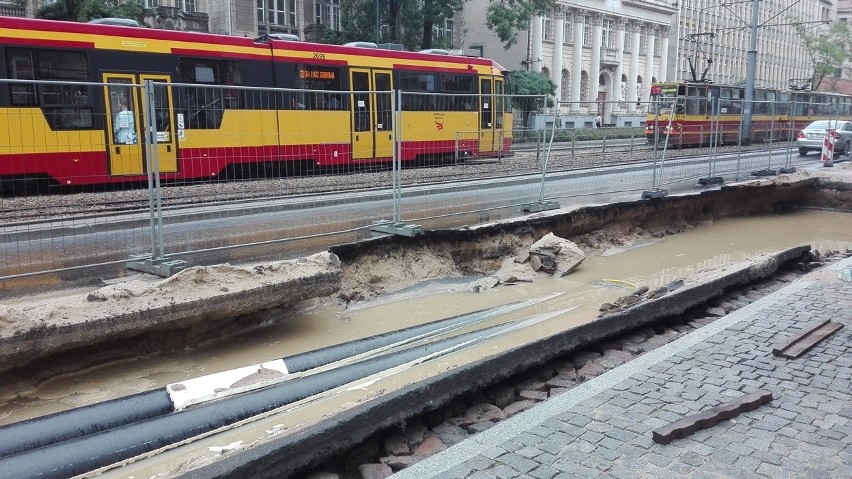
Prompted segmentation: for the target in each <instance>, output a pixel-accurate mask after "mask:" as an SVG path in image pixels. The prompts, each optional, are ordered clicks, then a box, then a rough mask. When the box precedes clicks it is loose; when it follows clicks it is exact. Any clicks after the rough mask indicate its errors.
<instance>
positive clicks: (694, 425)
mask: <svg viewBox="0 0 852 479" xmlns="http://www.w3.org/2000/svg"><path fill="white" fill-rule="evenodd" d="M769 401H772V392H770V391H767V390H765V389H761V390H759V391H757V392H753V393H751V394H746V395H744V396H740V397H739V398H737V399H736V400H734V401H731V402H727V403H725V404H722V405H720V406H716V407H714V408H711V409H708V410H707V411H704V412H700V413H698V414H693V415H691V416H687V417H685V418H683V419H680V420H678V421H675V422H673V423H671V424H669V425H667V426H663V427H661V428H659V429H656V430H655V431H654V432H653V435H652V437H653V439H654V442H656V443H658V444H668V443H670V442H672V441H673V440H675V439H678V438H681V437H686V436H688V435H690V434H692V433H694V432H695V431H698V430H700V429H707V428H709V427H713V426H715V425H716V424H718V423H719V422H721V421H724V420H725V419H732V418H734V417H736V416H738V415H739V414H740V413H743V412H746V411H751V410H753V409H757V408H758V407H759V406H761V405H763V404H766V403H768V402H769Z"/></svg>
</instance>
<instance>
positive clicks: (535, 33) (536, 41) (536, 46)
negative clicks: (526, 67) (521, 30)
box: [530, 16, 544, 72]
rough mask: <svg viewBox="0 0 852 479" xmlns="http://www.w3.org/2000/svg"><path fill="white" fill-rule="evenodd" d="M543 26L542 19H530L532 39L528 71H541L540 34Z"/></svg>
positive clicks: (536, 17) (537, 17) (538, 17)
mask: <svg viewBox="0 0 852 479" xmlns="http://www.w3.org/2000/svg"><path fill="white" fill-rule="evenodd" d="M543 24H544V17H540V16H535V17H533V19H532V28H531V29H530V36H531V37H532V52H531V53H530V70H532V71H534V72H540V71H541V37H542V35H541V33H542V28H543Z"/></svg>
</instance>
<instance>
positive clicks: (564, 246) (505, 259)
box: [0, 174, 852, 394]
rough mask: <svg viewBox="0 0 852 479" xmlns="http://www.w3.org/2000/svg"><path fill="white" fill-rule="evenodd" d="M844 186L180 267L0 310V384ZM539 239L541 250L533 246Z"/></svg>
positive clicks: (521, 274)
mask: <svg viewBox="0 0 852 479" xmlns="http://www.w3.org/2000/svg"><path fill="white" fill-rule="evenodd" d="M850 184H852V182H846V181H845V179H841V180H837V179H833V180H831V181H829V180H826V179H824V178H816V177H814V178H809V177H807V176H805V175H801V174H800V175H795V176H793V177H790V178H789V179H786V180H781V179H774V180H766V181H759V182H753V183H751V184H747V185H744V186H736V187H725V188H723V189H721V190H717V191H708V192H704V193H701V194H696V195H686V196H679V197H667V198H663V199H660V200H655V201H647V202H630V203H617V204H612V205H605V206H590V207H581V208H577V209H573V210H556V211H551V212H545V213H539V214H535V215H530V216H527V217H524V218H521V219H516V220H510V221H504V222H500V223H492V224H487V225H479V226H473V227H465V228H460V229H452V230H438V231H428V232H426V233H425V234H424V235H421V236H418V237H414V238H407V237H382V238H376V239H373V240H367V241H362V242H358V243H353V244H347V245H340V246H337V247H334V248H331V250H330V252H326V253H321V254H317V255H314V256H311V257H309V258H302V259H299V260H293V261H280V262H275V263H271V264H263V265H255V266H249V267H237V266H229V265H220V266H209V267H195V268H189V269H187V270H185V271H183V272H181V273H179V274H177V275H175V276H174V277H172V278H169V279H166V280H156V281H155V280H150V281H136V282H126V283H121V284H115V285H110V286H106V287H103V288H100V289H97V290H94V291H91V292H88V293H87V294H82V295H79V296H74V297H62V298H60V299H59V300H56V299H54V300H46V301H43V302H42V301H33V302H32V303H30V304H29V305H27V306H26V307H22V306H10V305H2V304H0V364H2V370H0V374H4V375H6V376H10V379H14V377H15V376H28V377H29V378H30V379H32V378H33V377H38V376H45V375H48V374H53V373H56V372H58V371H69V370H74V369H75V368H81V367H85V366H89V365H93V364H98V363H100V362H103V361H106V360H112V359H120V358H123V357H132V356H139V355H143V354H150V353H154V352H167V351H170V350H176V349H184V348H188V347H193V346H195V345H197V344H199V343H202V342H205V341H209V340H221V339H222V338H227V337H229V336H230V335H234V334H238V333H240V332H244V331H246V330H249V329H252V328H257V327H262V326H264V325H267V324H270V323H271V322H274V321H282V320H286V317H287V312H288V311H289V310H292V309H293V308H301V307H304V304H302V302H303V301H305V300H313V301H314V302H315V303H316V302H317V301H319V302H338V301H342V302H344V303H347V304H349V305H350V306H353V305H355V304H358V303H360V302H363V301H365V300H375V299H377V298H380V297H382V296H383V295H388V294H390V293H394V292H397V291H400V290H403V289H404V288H409V287H411V286H414V285H417V284H420V283H422V282H423V281H426V280H432V279H436V278H449V277H466V276H474V277H476V278H477V279H476V280H475V281H473V282H468V283H460V284H455V285H454V286H451V287H448V288H457V289H458V288H463V289H465V290H469V291H481V290H484V289H487V288H491V287H495V286H496V287H499V285H500V284H501V283H510V282H513V281H531V280H534V277H535V275H540V274H548V275H554V274H556V275H562V274H565V273H567V272H569V271H570V270H572V269H573V268H575V267H576V266H577V264H579V262H580V261H582V257H584V255H586V254H592V255H594V254H606V252H607V251H613V250H617V249H618V248H624V247H629V246H631V245H635V244H637V243H638V242H642V241H649V240H653V239H654V238H660V237H663V236H665V235H671V234H677V233H680V232H683V231H686V230H688V229H690V228H693V227H695V226H698V225H702V224H706V223H709V222H712V221H714V220H716V219H720V218H729V217H735V216H749V215H758V214H767V213H774V212H779V211H783V210H786V209H790V208H794V207H797V206H803V205H804V206H809V205H817V206H819V207H831V208H838V209H847V210H848V209H852V199H850V196H852V195H850ZM540 240H541V241H544V243H540V244H536V242H537V241H540ZM571 242H573V243H571ZM545 250H547V251H548V254H543V252H544V251H545ZM569 251H570V255H568V252H569ZM569 256H570V257H571V259H569ZM542 258H545V260H544V261H542ZM531 259H532V262H531V263H532V265H533V266H530V264H528V263H530V260H531ZM536 270H538V272H536ZM542 271H544V272H542ZM425 293H426V292H423V291H421V293H420V294H425ZM13 383H14V381H9V382H7V383H6V384H13ZM7 392H10V393H13V394H14V392H13V391H7Z"/></svg>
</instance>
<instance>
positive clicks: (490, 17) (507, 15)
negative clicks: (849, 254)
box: [485, 0, 556, 49]
mask: <svg viewBox="0 0 852 479" xmlns="http://www.w3.org/2000/svg"><path fill="white" fill-rule="evenodd" d="M555 5H556V0H491V3H490V4H489V5H488V9H487V10H486V11H485V26H487V27H488V29H489V30H491V31H493V32H494V33H496V34H497V38H499V39H500V41H501V42H503V48H506V49H508V48H509V47H511V46H512V45H514V44H515V43H517V41H518V32H520V31H523V30H526V29H527V28H529V25H530V21H531V20H532V18H533V17H534V16H536V15H543V14H545V13H546V12H548V11H549V10H551V9H552V8H553V7H554V6H555Z"/></svg>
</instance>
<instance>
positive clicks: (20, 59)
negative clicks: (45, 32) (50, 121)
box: [6, 48, 38, 106]
mask: <svg viewBox="0 0 852 479" xmlns="http://www.w3.org/2000/svg"><path fill="white" fill-rule="evenodd" d="M6 71H7V72H9V78H11V79H14V80H35V70H34V69H33V52H32V50H28V49H22V48H8V49H6ZM9 102H10V103H11V104H12V105H15V106H33V105H38V100H37V98H36V94H35V87H34V86H33V85H26V84H15V83H12V84H10V85H9Z"/></svg>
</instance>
